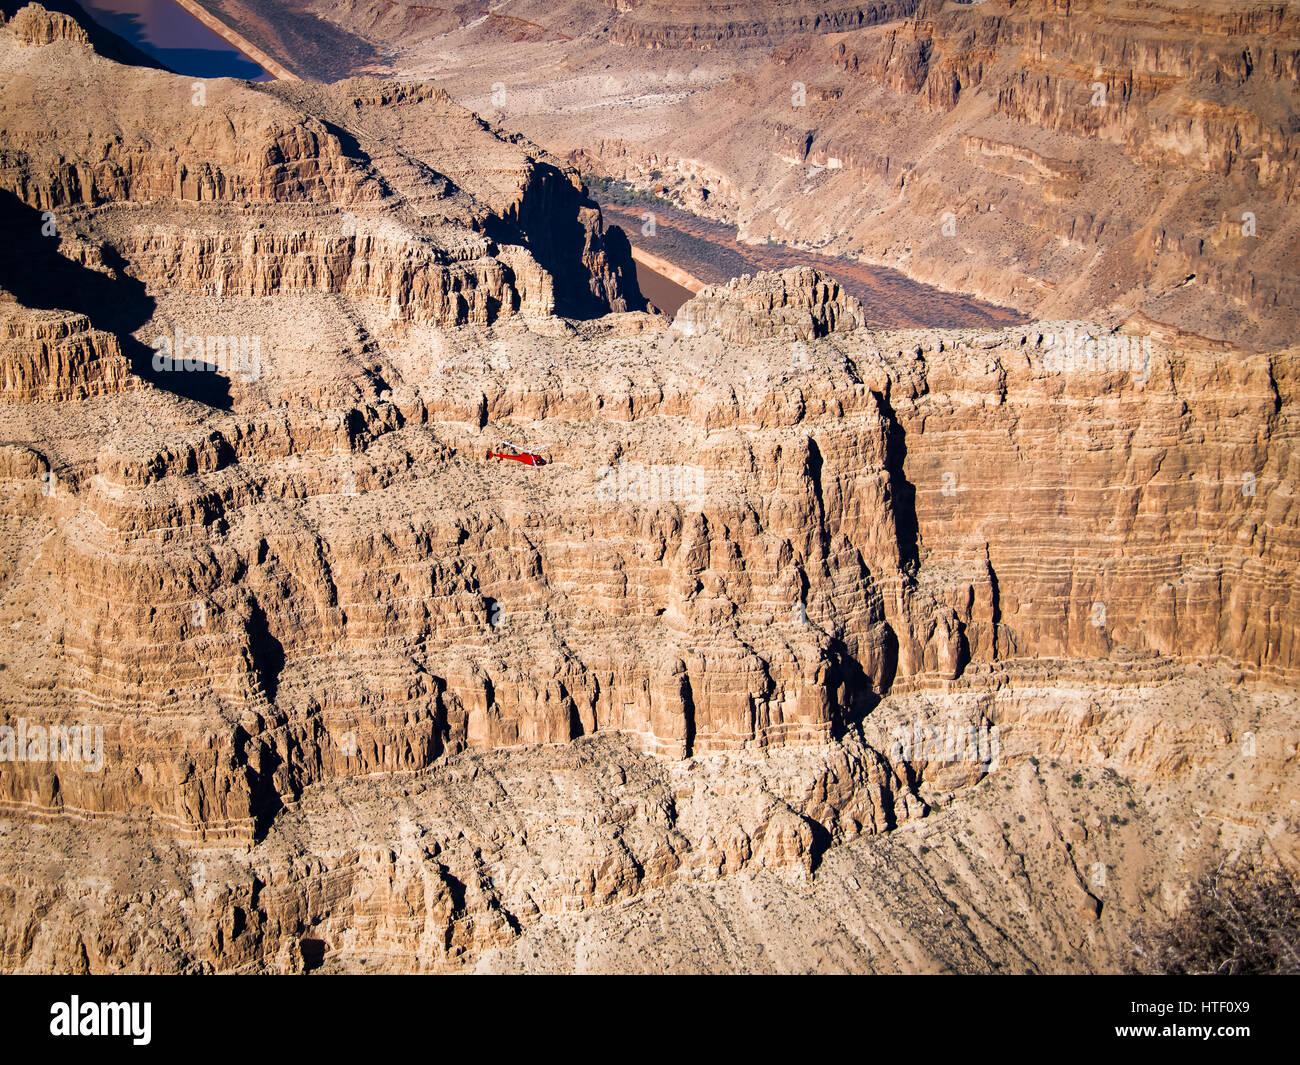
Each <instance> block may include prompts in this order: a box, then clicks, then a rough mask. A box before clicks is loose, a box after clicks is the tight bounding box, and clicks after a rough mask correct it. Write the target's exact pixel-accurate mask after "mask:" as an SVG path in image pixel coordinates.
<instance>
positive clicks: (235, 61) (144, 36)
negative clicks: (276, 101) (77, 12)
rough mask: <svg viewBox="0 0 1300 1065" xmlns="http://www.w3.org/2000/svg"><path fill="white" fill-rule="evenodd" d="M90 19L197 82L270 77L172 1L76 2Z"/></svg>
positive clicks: (105, 0) (261, 79) (118, 0)
mask: <svg viewBox="0 0 1300 1065" xmlns="http://www.w3.org/2000/svg"><path fill="white" fill-rule="evenodd" d="M78 2H79V3H80V4H81V6H82V7H83V8H84V9H85V11H86V14H88V15H89V16H90V17H91V18H92V19H94V20H95V21H96V22H97V23H98V24H99V25H100V26H102V27H104V29H106V30H108V31H110V32H111V33H115V34H117V35H118V36H119V37H121V38H122V39H123V40H125V41H127V42H129V43H130V44H132V45H134V46H135V47H136V48H138V49H140V51H142V52H144V53H145V54H147V55H150V56H152V57H153V58H154V59H156V60H158V62H160V63H162V64H163V66H165V67H167V68H168V69H170V70H174V71H176V73H178V74H184V75H186V76H189V77H196V78H246V79H248V80H249V81H269V80H271V75H270V74H268V73H267V72H266V71H265V70H263V69H262V68H261V67H260V66H259V65H258V64H257V63H255V62H254V61H253V60H252V59H250V58H248V56H246V55H244V53H243V52H241V51H239V50H238V49H237V48H235V47H234V45H232V44H230V43H229V42H228V41H226V40H225V39H224V38H222V37H219V36H218V35H217V34H216V33H214V32H213V31H212V30H210V29H208V28H207V27H206V26H205V25H203V23H201V22H200V21H199V20H198V19H196V18H195V17H194V16H193V15H191V14H190V13H189V12H188V11H186V10H185V9H184V8H183V7H181V6H180V5H179V4H177V3H176V2H175V0H78Z"/></svg>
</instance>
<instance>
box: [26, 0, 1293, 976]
mask: <svg viewBox="0 0 1300 1065" xmlns="http://www.w3.org/2000/svg"><path fill="white" fill-rule="evenodd" d="M235 6H240V7H244V8H245V9H246V10H247V11H257V10H258V5H256V4H252V3H249V4H247V5H235ZM399 6H400V5H399ZM686 6H688V5H678V6H676V7H674V6H672V5H661V4H644V5H628V8H629V10H628V11H627V12H625V13H624V15H625V17H620V18H619V19H618V20H617V21H618V24H619V26H621V29H620V35H621V36H620V38H619V39H620V43H619V45H618V47H626V48H631V47H635V48H643V47H650V48H653V49H654V50H666V49H670V48H682V47H690V48H702V47H704V46H705V43H706V42H714V43H717V44H718V45H719V46H723V45H727V44H728V43H730V42H735V41H751V40H752V41H754V42H758V44H757V45H756V46H758V47H760V50H762V49H767V51H770V47H771V46H772V41H773V39H779V40H781V41H786V40H796V39H797V40H803V39H804V36H803V35H806V34H808V33H810V32H811V31H813V30H819V31H822V30H827V29H830V30H833V31H834V32H835V33H864V34H865V33H870V32H873V30H872V28H871V27H872V26H873V25H874V23H876V22H881V23H884V22H889V21H890V20H894V22H896V21H897V20H899V19H913V18H915V17H916V16H917V12H918V8H919V7H922V6H923V5H917V4H915V3H906V2H899V3H897V4H890V3H879V4H876V5H873V6H872V14H871V16H870V17H866V16H864V15H863V13H862V10H861V9H860V8H850V7H845V8H843V10H840V9H829V8H828V9H826V11H824V12H822V13H821V14H820V15H818V16H817V18H816V19H812V18H811V17H810V16H809V14H808V10H807V9H806V7H805V6H804V5H800V4H794V3H789V4H783V3H773V4H771V5H769V6H770V8H771V10H770V11H768V12H766V13H765V14H764V16H763V18H762V21H761V25H760V24H759V23H758V22H755V21H746V19H745V18H742V16H741V8H742V5H732V6H731V7H724V8H721V9H719V8H716V7H715V8H714V9H713V11H712V13H711V14H710V15H709V18H708V19H707V20H706V19H703V17H701V21H700V22H699V23H698V24H696V23H689V24H688V23H687V22H686V21H685V20H684V19H682V17H681V13H682V9H683V8H684V7H686ZM1005 6H1007V7H1009V8H1012V9H1014V10H1013V11H1012V15H1014V16H1015V18H1012V17H1011V16H1010V15H1009V16H1008V20H1009V24H1015V25H1019V23H1018V22H1017V21H1016V20H1017V19H1018V18H1019V17H1020V14H1021V12H1022V10H1023V7H1024V6H1027V5H1005ZM983 7H985V8H988V9H989V10H992V9H994V7H995V5H994V4H992V3H990V4H987V5H983ZM295 10H309V8H308V6H307V5H299V6H297V7H296V8H295ZM692 10H693V8H692ZM1085 10H1086V8H1085ZM769 15H770V16H771V17H768V16H769ZM968 16H969V17H975V16H974V12H965V13H962V14H961V16H960V17H962V18H965V17H968ZM350 17H351V18H361V17H363V14H362V13H360V9H356V10H355V11H353V12H352V14H351V15H350ZM391 17H392V18H393V19H397V18H398V13H391ZM409 17H411V18H413V17H414V16H409ZM423 17H427V18H430V19H432V18H434V16H433V15H426V16H423ZM519 17H521V18H522V17H523V16H522V15H520V16H519ZM957 17H958V16H957V15H950V14H949V13H948V12H947V11H946V10H945V11H944V12H940V13H939V14H938V15H936V16H935V18H936V19H937V20H938V21H936V22H935V23H934V25H935V26H936V27H937V26H940V25H941V24H946V23H944V19H948V18H954V19H955V18H957ZM438 25H439V26H440V27H441V23H439V24H438ZM455 25H459V23H456V24H455ZM908 25H909V26H911V25H912V23H910V22H909V23H908ZM1252 25H1253V23H1252ZM372 28H373V27H372ZM896 28H897V27H896ZM452 29H454V25H449V26H448V27H446V28H439V29H438V31H437V32H438V33H439V34H441V33H447V32H451V31H452ZM498 29H500V27H498ZM1248 30H1249V32H1255V30H1253V29H1249V28H1248ZM501 32H505V30H501ZM511 32H516V33H518V34H520V35H521V38H522V39H523V40H524V42H525V43H530V42H529V38H530V35H531V31H528V32H525V31H524V29H523V28H521V27H518V26H514V28H513V30H512V31H511ZM908 32H909V33H910V32H912V31H911V30H909V31H908ZM934 32H938V31H937V30H935V31H934ZM954 32H955V31H954ZM999 32H1001V31H999ZM1007 32H1010V31H1009V30H1008V31H1007ZM259 46H260V47H268V45H267V44H266V43H265V42H264V41H262V42H260V43H259ZM709 47H710V48H712V47H713V43H710V44H709ZM747 47H748V45H747ZM972 47H973V45H972ZM1279 47H1280V46H1279ZM767 51H763V52H762V55H763V56H764V57H766V58H762V57H760V58H761V63H764V64H765V63H768V62H771V59H770V57H767ZM927 54H930V53H927ZM0 85H3V86H4V88H2V89H0V128H2V129H3V137H4V142H3V154H2V155H0V218H2V220H3V225H4V230H5V233H6V236H7V239H6V241H5V243H4V245H3V246H2V247H0V496H3V499H4V508H3V509H4V519H3V522H2V523H0V665H2V666H3V668H0V715H3V717H2V720H0V725H2V726H3V729H0V884H3V888H0V968H2V969H4V970H6V971H27V972H48V971H56V972H113V971H130V972H303V971H310V970H323V971H330V972H346V971H365V972H370V971H373V972H393V971H483V972H498V971H573V970H575V969H579V968H585V969H587V970H591V971H635V970H639V969H643V968H645V967H647V966H653V967H654V968H655V970H656V971H734V970H755V971H811V970H817V971H873V972H900V971H925V972H995V971H1004V972H1097V971H1114V970H1116V969H1119V968H1122V967H1124V965H1125V964H1126V963H1127V962H1128V960H1129V958H1130V955H1131V938H1130V933H1131V929H1132V927H1133V923H1134V921H1136V920H1138V919H1143V918H1146V917H1149V916H1151V915H1159V914H1164V913H1168V912H1173V911H1174V910H1175V909H1176V908H1177V905H1178V901H1179V899H1180V898H1181V897H1182V893H1183V891H1184V889H1185V886H1186V880H1187V876H1188V875H1189V872H1188V871H1189V870H1193V869H1195V868H1198V867H1199V866H1200V865H1201V864H1202V863H1205V862H1212V861H1215V860H1218V858H1220V857H1221V856H1222V855H1224V854H1228V853H1232V852H1237V851H1240V852H1253V851H1258V850H1260V849H1261V848H1265V849H1267V850H1268V852H1269V853H1270V854H1276V855H1277V856H1278V858H1279V860H1281V861H1284V862H1286V863H1289V864H1290V865H1292V866H1294V864H1295V863H1296V862H1297V861H1300V850H1298V849H1297V840H1300V832H1298V831H1297V829H1298V828H1300V825H1298V824H1297V820H1296V816H1297V815H1296V813H1295V810H1296V801H1297V798H1298V797H1300V794H1298V793H1297V789H1296V780H1297V773H1296V770H1297V768H1300V765H1298V762H1300V754H1298V753H1297V751H1298V749H1300V698H1298V697H1297V694H1296V691H1297V682H1300V644H1298V643H1297V640H1296V632H1297V627H1298V625H1300V590H1298V587H1297V584H1296V580H1295V575H1296V572H1297V569H1298V568H1300V512H1298V508H1300V503H1298V501H1297V486H1298V485H1300V452H1298V451H1297V444H1298V440H1300V426H1298V423H1297V390H1298V388H1300V348H1298V347H1296V346H1294V345H1293V344H1292V345H1288V344H1280V343H1279V344H1272V345H1271V346H1267V347H1264V348H1262V349H1259V350H1256V349H1257V347H1258V345H1257V344H1256V342H1255V341H1256V340H1257V339H1258V338H1259V337H1262V336H1265V335H1268V334H1267V328H1266V327H1265V324H1263V323H1266V322H1269V321H1272V322H1273V323H1274V325H1276V323H1277V322H1280V321H1281V318H1280V317H1278V318H1275V319H1269V318H1268V316H1267V314H1264V313H1263V312H1261V311H1259V306H1256V305H1254V304H1248V306H1249V307H1250V308H1253V309H1251V310H1250V311H1249V313H1250V314H1256V313H1257V312H1258V317H1257V318H1256V319H1255V321H1256V322H1257V324H1259V331H1257V332H1256V333H1254V334H1252V338H1253V339H1251V341H1250V342H1249V343H1246V342H1242V343H1233V344H1227V343H1224V342H1215V341H1210V340H1207V339H1206V338H1205V337H1204V336H1199V335H1195V334H1193V333H1191V332H1187V331H1185V330H1182V331H1180V330H1179V329H1177V328H1174V327H1173V326H1171V325H1170V324H1169V322H1170V321H1171V319H1169V318H1162V319H1160V320H1159V321H1157V320H1155V317H1156V316H1155V315H1154V313H1153V314H1152V316H1147V315H1144V314H1139V313H1136V308H1134V313H1130V314H1125V315H1123V316H1116V315H1112V314H1109V313H1102V312H1103V311H1105V312H1109V310H1110V308H1111V304H1110V303H1109V302H1106V301H1093V302H1091V303H1089V302H1088V301H1083V302H1082V303H1080V304H1079V306H1080V307H1081V308H1082V309H1080V310H1078V311H1077V312H1076V313H1065V312H1064V310H1062V311H1061V313H1059V314H1057V315H1055V316H1054V317H1053V318H1051V319H1049V320H1040V321H1034V322H1032V323H1016V324H1002V325H998V326H996V327H989V328H974V327H972V328H965V329H937V328H908V329H902V328H900V329H885V328H873V327H871V325H870V321H871V318H870V316H869V315H868V313H867V311H866V310H865V309H864V307H863V305H862V304H861V303H860V302H859V301H858V300H857V299H855V298H854V297H853V296H852V295H850V294H849V292H847V291H846V290H845V288H844V287H843V285H842V284H841V283H840V282H839V281H837V280H835V279H833V278H831V277H829V276H827V275H826V274H824V273H821V272H819V271H818V270H814V269H811V268H799V269H790V270H785V271H781V272H764V273H760V274H757V275H756V276H745V277H741V278H737V279H733V280H731V281H729V282H727V283H725V284H713V285H705V286H702V287H701V288H700V291H699V292H698V293H695V294H693V296H692V298H691V299H689V300H688V301H687V302H686V303H684V304H683V306H682V307H681V308H680V310H679V311H678V313H677V314H676V316H675V317H674V318H673V319H672V320H671V321H670V320H669V319H668V318H666V317H664V316H662V315H658V314H656V313H653V311H652V310H651V311H648V310H647V309H646V304H645V300H644V298H643V296H642V294H641V292H640V291H639V290H638V288H637V284H636V280H635V273H634V270H633V265H632V264H633V260H632V254H631V249H630V247H629V244H628V238H627V237H626V236H624V234H623V232H622V230H620V229H618V228H615V227H609V228H606V226H605V223H604V220H603V218H602V215H601V212H600V209H599V207H598V206H597V205H596V203H595V202H594V201H593V200H591V199H590V198H589V197H588V196H587V194H586V192H585V190H584V189H583V187H582V183H581V180H580V178H579V174H578V171H576V170H575V169H574V168H573V167H571V166H569V165H566V164H565V163H563V162H561V161H560V159H559V158H558V157H556V156H554V155H551V154H549V153H548V152H547V151H545V150H543V149H542V148H540V147H538V146H536V145H534V144H533V143H531V142H530V141H528V140H526V139H525V138H524V137H523V136H521V135H519V134H510V133H507V132H504V131H503V130H502V129H501V128H499V127H498V126H496V125H493V124H491V123H489V122H487V121H485V120H483V119H481V118H479V117H478V116H476V115H474V114H473V113H471V112H470V111H467V110H465V109H464V108H463V107H461V106H460V105H459V104H457V103H456V102H455V101H454V100H453V99H452V97H451V96H450V95H448V93H447V92H445V91H443V89H442V88H440V87H438V86H437V85H435V84H432V83H431V82H429V81H428V80H384V79H380V78H376V77H358V78H349V79H346V80H342V81H338V82H336V83H333V84H319V83H314V82H310V81H303V82H288V81H282V82H277V83H267V84H252V83H247V82H240V81H235V80H231V79H214V80H211V81H209V82H207V84H206V89H205V94H204V96H203V99H202V101H201V102H199V101H198V100H197V99H196V97H195V95H194V88H193V81H192V79H191V78H186V77H180V76H177V75H173V74H170V73H168V72H165V71H162V70H157V69H145V68H142V67H133V66H126V65H124V64H122V63H119V62H116V61H114V60H113V59H111V58H109V57H108V56H106V55H103V54H99V53H98V52H97V51H96V50H95V49H94V48H93V47H92V45H91V40H90V37H89V36H88V35H87V34H86V33H85V32H83V31H82V28H81V26H80V24H79V23H78V22H77V21H76V19H74V18H72V17H71V16H69V15H66V14H62V13H59V12H49V11H46V10H45V9H43V8H41V7H39V6H38V5H29V6H27V7H25V8H24V9H22V10H21V11H19V12H17V13H16V14H15V15H14V16H13V17H12V18H11V19H9V20H7V21H6V22H4V23H3V24H0ZM87 86H90V87H92V88H93V91H89V92H87V89H86V87H87ZM717 91H723V89H722V88H721V87H719V88H718V90H717ZM74 94H75V95H77V96H78V98H79V99H80V98H83V97H84V104H83V105H82V106H80V107H78V108H62V107H59V106H57V101H59V100H64V99H68V98H70V97H71V96H73V95H74ZM940 102H942V101H940ZM995 154H996V153H995ZM606 158H610V157H606ZM638 165H639V164H638ZM1228 176H1229V177H1231V174H1229V175H1228ZM999 283H1000V282H999ZM995 287H996V286H995ZM1067 303H1068V301H1067V302H1062V303H1059V304H1053V305H1052V306H1056V307H1058V308H1064V307H1066V306H1067ZM1261 306H1262V305H1261ZM1148 309H1150V308H1148ZM1094 312H1096V313H1095V314H1094ZM1243 313H1244V312H1243ZM1174 318H1175V319H1177V320H1179V321H1184V323H1185V319H1182V318H1178V316H1174ZM1268 328H1272V327H1271V326H1269V327H1268ZM503 441H505V442H506V443H503ZM512 450H513V451H514V452H515V453H516V454H524V455H526V456H531V455H536V456H539V457H541V458H544V460H545V461H544V464H541V463H539V464H538V465H536V466H532V465H524V464H522V463H516V462H510V461H503V459H502V455H503V454H504V455H505V457H507V458H508V457H510V455H509V453H510V452H511V451H512ZM5 729H7V730H8V731H4V730H5ZM74 740H75V741H76V743H77V744H78V746H77V748H76V755H75V757H74V756H73V751H72V745H73V742H74ZM6 743H7V744H8V745H9V746H8V747H7V748H6V747H5V744H6ZM34 745H35V746H34ZM20 750H21V751H22V752H23V754H22V756H21V757H20V756H19V754H18V752H19V751H20ZM6 751H8V752H9V753H6ZM42 751H43V752H44V753H43V754H42V753H41V752H42ZM56 751H57V753H55V752H56ZM78 763H80V764H78ZM1247 768H1248V770H1249V771H1247ZM1098 865H1100V866H1101V867H1102V870H1103V874H1104V875H1102V876H1101V878H1100V880H1099V879H1098V876H1097V874H1096V872H1095V870H1096V868H1097V866H1098ZM719 914H722V915H725V923H727V924H728V925H729V926H730V927H732V929H733V930H732V931H731V932H729V934H728V937H727V938H726V939H720V938H719V937H718V935H717V934H716V932H710V931H708V930H709V929H710V928H715V927H716V924H717V921H718V915H719Z"/></svg>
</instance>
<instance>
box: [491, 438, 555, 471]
mask: <svg viewBox="0 0 1300 1065" xmlns="http://www.w3.org/2000/svg"><path fill="white" fill-rule="evenodd" d="M487 457H488V458H490V459H511V460H513V461H514V462H522V463H523V464H524V465H525V466H545V465H546V463H547V461H548V460H547V459H546V457H545V456H543V455H539V454H537V453H536V452H535V451H525V450H524V449H523V448H521V447H518V446H516V445H514V444H511V443H508V442H507V443H501V444H498V445H497V449H496V451H489V452H488V453H487Z"/></svg>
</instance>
